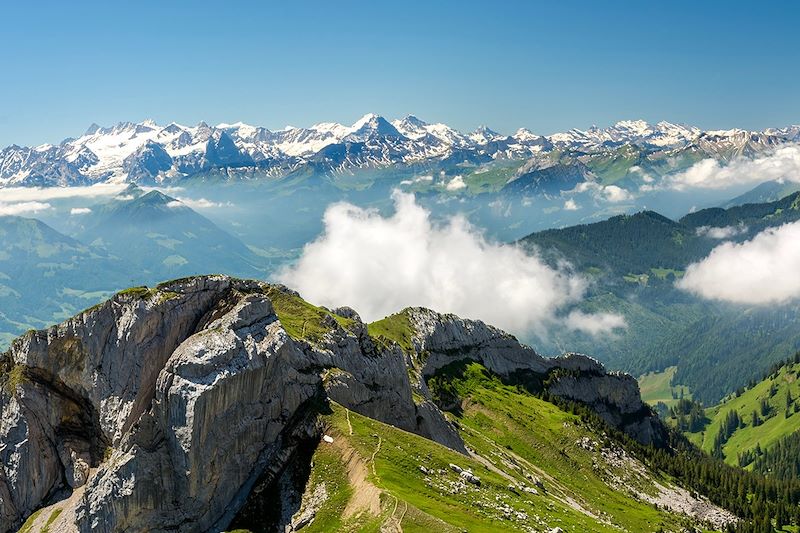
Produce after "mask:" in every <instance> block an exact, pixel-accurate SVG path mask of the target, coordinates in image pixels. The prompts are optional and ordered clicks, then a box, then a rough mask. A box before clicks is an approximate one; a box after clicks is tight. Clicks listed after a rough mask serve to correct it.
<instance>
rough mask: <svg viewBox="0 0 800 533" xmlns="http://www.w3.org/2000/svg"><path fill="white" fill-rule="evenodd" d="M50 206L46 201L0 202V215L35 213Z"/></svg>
mask: <svg viewBox="0 0 800 533" xmlns="http://www.w3.org/2000/svg"><path fill="white" fill-rule="evenodd" d="M50 208H51V206H50V204H48V203H46V202H17V203H13V204H7V203H4V202H0V216H9V215H15V216H25V215H35V214H36V213H39V212H41V211H47V210H48V209H50Z"/></svg>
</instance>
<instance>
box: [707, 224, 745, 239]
mask: <svg viewBox="0 0 800 533" xmlns="http://www.w3.org/2000/svg"><path fill="white" fill-rule="evenodd" d="M695 233H697V235H698V236H700V237H709V238H711V239H719V240H722V239H730V238H731V237H735V236H737V235H744V234H745V233H747V226H723V227H716V226H700V227H699V228H697V230H696V231H695Z"/></svg>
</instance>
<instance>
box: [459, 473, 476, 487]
mask: <svg viewBox="0 0 800 533" xmlns="http://www.w3.org/2000/svg"><path fill="white" fill-rule="evenodd" d="M459 475H460V476H461V477H462V478H464V479H465V480H466V481H467V483H472V484H473V485H475V486H478V487H480V486H481V478H479V477H478V476H476V475H475V474H473V473H472V470H462V471H461V472H460V473H459Z"/></svg>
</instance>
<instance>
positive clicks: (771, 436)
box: [686, 354, 800, 468]
mask: <svg viewBox="0 0 800 533" xmlns="http://www.w3.org/2000/svg"><path fill="white" fill-rule="evenodd" d="M799 360H800V354H799V355H798V357H796V358H795V360H793V361H792V362H790V363H787V364H786V365H783V366H780V367H779V368H777V369H776V370H774V371H773V372H772V373H770V374H769V375H768V376H766V377H765V378H764V379H763V380H761V381H759V382H756V383H753V384H751V385H750V386H749V387H747V388H746V389H744V390H740V391H737V392H736V393H734V394H732V395H731V396H730V397H728V398H726V399H725V400H724V401H723V402H721V403H720V404H718V405H716V406H714V407H711V408H708V409H706V416H707V417H708V422H707V423H706V424H705V425H704V426H703V427H702V429H700V430H699V431H695V432H689V433H686V435H687V437H688V438H689V439H690V440H691V441H692V442H694V443H695V444H697V445H698V446H700V447H701V448H702V449H703V450H705V451H706V452H708V453H713V454H716V455H718V456H720V457H721V458H724V459H725V461H726V462H727V463H729V464H738V465H740V466H743V467H748V468H753V467H754V466H755V465H754V462H755V460H756V458H757V457H758V456H760V455H761V454H762V452H767V451H769V450H770V449H771V448H773V447H774V446H776V445H777V444H778V443H779V442H781V441H782V440H784V439H785V438H787V437H790V436H792V435H794V434H796V433H797V431H798V429H800V380H798V377H800V361H799ZM793 459H794V461H793V465H795V468H796V466H797V465H800V456H795V457H794V458H793Z"/></svg>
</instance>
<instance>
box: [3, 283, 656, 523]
mask: <svg viewBox="0 0 800 533" xmlns="http://www.w3.org/2000/svg"><path fill="white" fill-rule="evenodd" d="M404 316H405V317H406V318H407V320H408V323H409V324H410V326H411V331H412V340H411V342H412V346H411V349H409V347H408V346H406V347H401V346H400V345H399V344H397V343H394V342H391V341H387V340H386V339H380V340H379V339H376V338H373V337H372V336H370V335H369V334H368V331H367V326H366V325H365V324H363V323H362V322H361V320H360V318H359V317H358V315H357V314H356V313H355V312H354V311H352V310H350V309H346V308H342V309H337V310H335V312H327V311H325V310H322V309H320V308H315V307H313V306H310V305H309V304H307V303H305V302H303V301H302V300H301V299H300V298H299V297H298V296H297V295H296V294H294V293H292V292H291V291H289V290H288V289H285V288H282V287H275V286H270V285H266V284H262V283H259V282H255V281H243V280H237V279H232V278H228V277H224V276H205V277H195V278H189V279H185V280H177V281H174V282H169V283H166V284H163V285H160V286H159V287H158V288H156V289H146V288H138V289H131V290H128V291H123V292H122V293H119V294H117V295H115V296H114V297H113V298H112V299H110V300H109V301H107V302H105V303H103V304H101V305H100V306H97V307H95V308H93V309H90V310H87V311H85V312H83V313H81V314H79V315H77V316H76V317H74V318H72V319H70V320H68V321H66V322H64V323H62V324H60V325H58V326H54V327H51V328H49V329H47V330H43V331H34V332H29V333H28V334H26V335H24V336H22V337H20V338H19V339H17V340H16V341H15V342H14V343H13V345H12V347H11V349H10V350H9V351H8V352H7V353H6V354H4V355H3V356H2V359H1V360H0V365H2V371H3V372H2V376H3V377H2V378H0V381H2V385H3V386H2V391H1V392H0V417H1V418H0V531H6V530H11V529H13V528H15V527H17V526H19V524H20V523H21V522H22V521H23V520H24V519H25V517H27V516H28V515H29V514H30V513H31V512H33V511H34V510H36V509H38V508H40V507H41V506H43V505H47V504H48V503H52V502H53V501H56V500H60V499H63V498H65V497H66V496H68V495H69V494H70V493H72V491H73V490H75V489H77V488H79V487H82V488H81V492H82V495H81V497H80V498H77V499H76V501H75V503H74V505H73V506H72V508H71V509H70V512H69V513H64V516H71V517H72V516H74V526H73V524H72V523H70V524H68V526H69V527H70V528H72V527H74V529H75V530H78V531H98V532H111V531H158V530H171V531H215V530H219V529H221V528H224V527H226V526H227V524H228V523H229V522H230V520H231V519H232V518H233V517H234V515H235V514H236V513H237V512H238V511H239V509H240V508H241V507H242V505H243V504H244V503H245V500H246V499H247V497H248V495H249V494H250V493H251V491H252V490H253V488H254V486H255V485H256V484H257V483H258V484H260V485H263V484H265V483H269V482H270V481H271V480H274V479H277V477H278V476H279V475H280V473H281V471H282V469H283V467H284V465H285V464H286V462H287V461H288V460H289V458H290V457H291V456H292V454H293V453H294V451H295V449H296V448H297V447H298V446H300V445H301V444H302V443H303V442H305V441H307V439H309V438H314V437H317V436H318V434H319V431H320V428H319V427H318V426H317V422H316V417H315V415H316V413H318V412H319V409H320V408H321V406H324V404H325V402H326V401H327V400H328V399H330V400H334V401H336V402H338V403H340V404H342V405H344V406H346V407H348V408H349V409H352V410H353V411H356V412H359V413H361V414H363V415H366V416H369V417H373V418H375V419H378V420H381V421H383V422H386V423H389V424H392V425H395V426H397V427H400V428H402V429H406V430H408V431H412V432H415V433H418V434H420V435H423V436H426V437H428V438H431V439H433V440H436V441H438V442H440V443H442V444H444V445H446V446H449V447H451V448H453V449H455V450H459V451H462V452H464V451H465V447H464V444H463V442H462V441H461V439H460V437H459V435H458V433H457V431H456V430H455V429H454V428H453V427H452V426H451V424H450V423H448V422H447V420H446V419H445V417H444V416H443V414H442V412H441V411H440V410H439V408H438V407H437V406H436V404H435V403H434V402H433V401H432V400H431V396H430V393H429V391H428V389H427V386H426V381H425V380H426V378H428V377H430V376H432V375H434V374H435V373H436V372H437V371H438V370H440V369H441V368H443V367H444V366H446V365H448V364H450V363H453V362H456V361H461V360H473V361H479V362H481V363H482V364H483V365H484V366H486V367H487V368H488V369H489V370H491V371H493V372H495V373H497V374H499V375H500V376H504V377H510V376H512V375H515V373H519V372H526V373H529V374H531V375H535V376H540V377H541V378H542V379H544V378H546V377H547V376H551V378H552V379H550V380H549V385H548V386H549V387H550V389H549V391H550V393H551V394H555V395H558V396H561V397H563V398H566V399H571V400H575V401H580V402H583V403H585V404H587V405H589V406H591V407H592V408H594V409H595V410H596V411H597V412H598V413H599V414H600V415H601V416H602V417H603V418H604V419H605V420H606V421H608V422H609V423H610V424H612V425H615V426H617V427H619V428H621V429H623V430H625V431H628V432H629V433H630V434H631V435H633V436H634V437H636V438H638V439H639V440H641V441H642V442H652V441H653V440H657V439H658V438H659V431H660V426H659V425H658V422H657V421H656V420H655V419H654V418H652V416H651V415H650V413H649V411H648V410H647V408H646V407H645V406H644V404H643V403H642V402H641V399H640V397H639V393H638V386H637V385H636V382H635V380H633V379H632V378H630V377H629V376H624V375H616V374H607V373H606V372H605V370H604V369H603V367H602V366H601V365H600V364H599V363H597V362H596V361H594V360H592V359H590V358H587V357H585V356H580V355H570V356H567V357H564V358H556V359H547V358H543V357H541V356H539V355H537V354H536V353H535V352H534V351H533V350H532V349H530V348H528V347H526V346H523V345H520V344H519V343H518V342H517V341H516V340H515V339H514V338H513V337H512V336H510V335H508V334H506V333H503V332H502V331H500V330H497V329H496V328H493V327H491V326H487V325H485V324H483V323H482V322H477V321H469V320H462V319H459V318H458V317H455V316H452V315H440V314H438V313H435V312H433V311H429V310H426V309H410V310H406V311H405V312H404ZM290 333H291V334H290ZM556 371H557V372H556ZM554 372H555V373H554Z"/></svg>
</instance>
